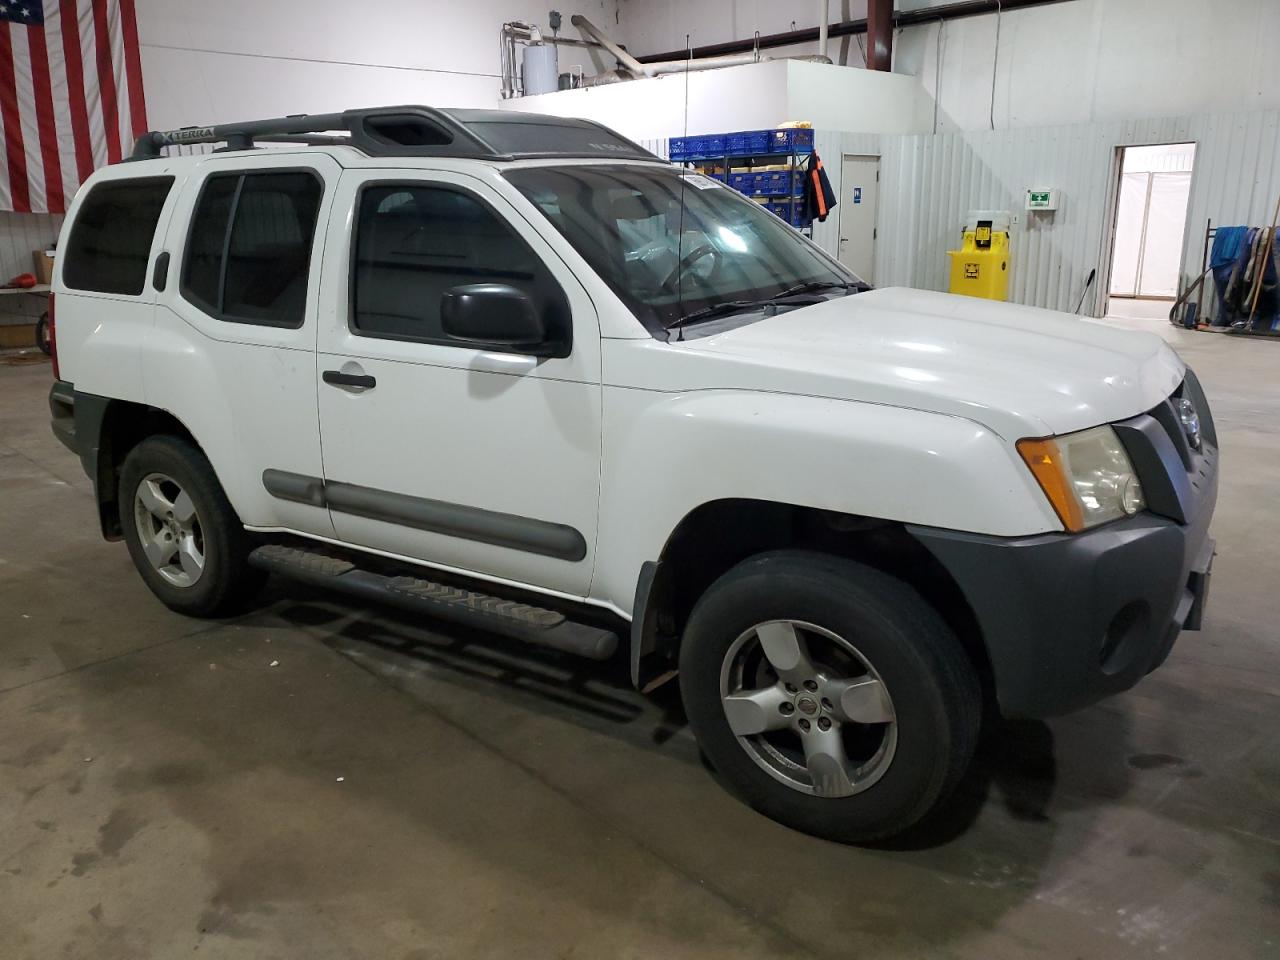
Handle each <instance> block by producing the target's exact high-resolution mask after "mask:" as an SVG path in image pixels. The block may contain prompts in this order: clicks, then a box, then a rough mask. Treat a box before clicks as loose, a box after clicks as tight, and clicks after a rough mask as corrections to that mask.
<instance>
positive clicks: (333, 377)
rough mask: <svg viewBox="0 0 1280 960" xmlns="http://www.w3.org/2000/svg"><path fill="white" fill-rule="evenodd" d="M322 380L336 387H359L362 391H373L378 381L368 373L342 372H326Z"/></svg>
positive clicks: (322, 375)
mask: <svg viewBox="0 0 1280 960" xmlns="http://www.w3.org/2000/svg"><path fill="white" fill-rule="evenodd" d="M320 376H321V378H322V379H323V380H324V382H325V383H330V384H333V386H335V387H359V388H360V389H361V390H372V389H373V388H374V387H376V386H377V385H378V381H377V380H376V379H375V378H373V377H371V376H369V375H368V374H367V373H343V372H342V371H341V370H326V371H325V372H324V373H322V374H321V375H320Z"/></svg>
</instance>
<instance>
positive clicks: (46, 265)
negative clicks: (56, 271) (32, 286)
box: [31, 250, 53, 284]
mask: <svg viewBox="0 0 1280 960" xmlns="http://www.w3.org/2000/svg"><path fill="white" fill-rule="evenodd" d="M31 260H32V262H33V263H34V264H35V270H34V271H33V272H34V273H35V275H36V283H44V284H49V283H53V257H51V256H49V251H48V250H33V251H32V252H31Z"/></svg>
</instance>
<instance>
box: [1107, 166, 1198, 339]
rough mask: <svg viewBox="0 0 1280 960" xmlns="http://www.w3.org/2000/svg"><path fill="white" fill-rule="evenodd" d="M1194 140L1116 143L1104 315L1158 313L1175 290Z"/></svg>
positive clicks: (1165, 309) (1148, 315)
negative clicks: (1136, 144)
mask: <svg viewBox="0 0 1280 960" xmlns="http://www.w3.org/2000/svg"><path fill="white" fill-rule="evenodd" d="M1195 155H1196V145H1195V144H1194V143H1162V144H1155V145H1152V146H1142V147H1121V148H1120V164H1119V167H1120V180H1119V184H1118V186H1117V191H1116V201H1115V223H1114V224H1113V230H1112V241H1111V277H1110V280H1109V282H1108V286H1107V310H1106V313H1107V316H1121V317H1138V318H1153V319H1154V318H1157V317H1159V318H1163V317H1165V316H1166V315H1167V313H1168V310H1169V304H1170V303H1172V301H1173V300H1174V299H1175V298H1176V297H1177V295H1178V286H1179V283H1180V281H1181V276H1182V246H1183V239H1184V235H1185V232H1186V225H1187V202H1188V200H1189V199H1190V197H1191V175H1192V172H1193V170H1194V167H1195Z"/></svg>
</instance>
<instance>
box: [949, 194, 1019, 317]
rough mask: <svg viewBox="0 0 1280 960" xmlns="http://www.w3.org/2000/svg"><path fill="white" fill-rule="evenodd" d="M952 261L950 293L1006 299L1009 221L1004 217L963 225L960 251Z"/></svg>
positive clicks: (972, 218)
mask: <svg viewBox="0 0 1280 960" xmlns="http://www.w3.org/2000/svg"><path fill="white" fill-rule="evenodd" d="M947 256H949V257H950V258H951V286H950V287H949V289H950V291H951V292H952V293H962V294H964V295H965V296H967V297H983V298H985V299H987V300H1008V299H1009V220H1008V216H1007V215H1003V216H996V217H992V218H991V219H987V218H975V217H973V215H972V214H971V215H970V220H969V222H968V223H966V224H965V230H964V240H963V242H962V243H961V244H960V249H959V250H948V251H947Z"/></svg>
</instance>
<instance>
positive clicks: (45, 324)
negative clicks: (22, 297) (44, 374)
mask: <svg viewBox="0 0 1280 960" xmlns="http://www.w3.org/2000/svg"><path fill="white" fill-rule="evenodd" d="M36 346H37V347H39V348H40V352H41V353H43V354H44V355H45V356H46V357H47V356H49V355H50V354H52V353H53V341H52V338H51V337H50V336H49V311H48V310H46V311H45V312H44V313H42V314H40V319H39V320H37V321H36Z"/></svg>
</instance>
